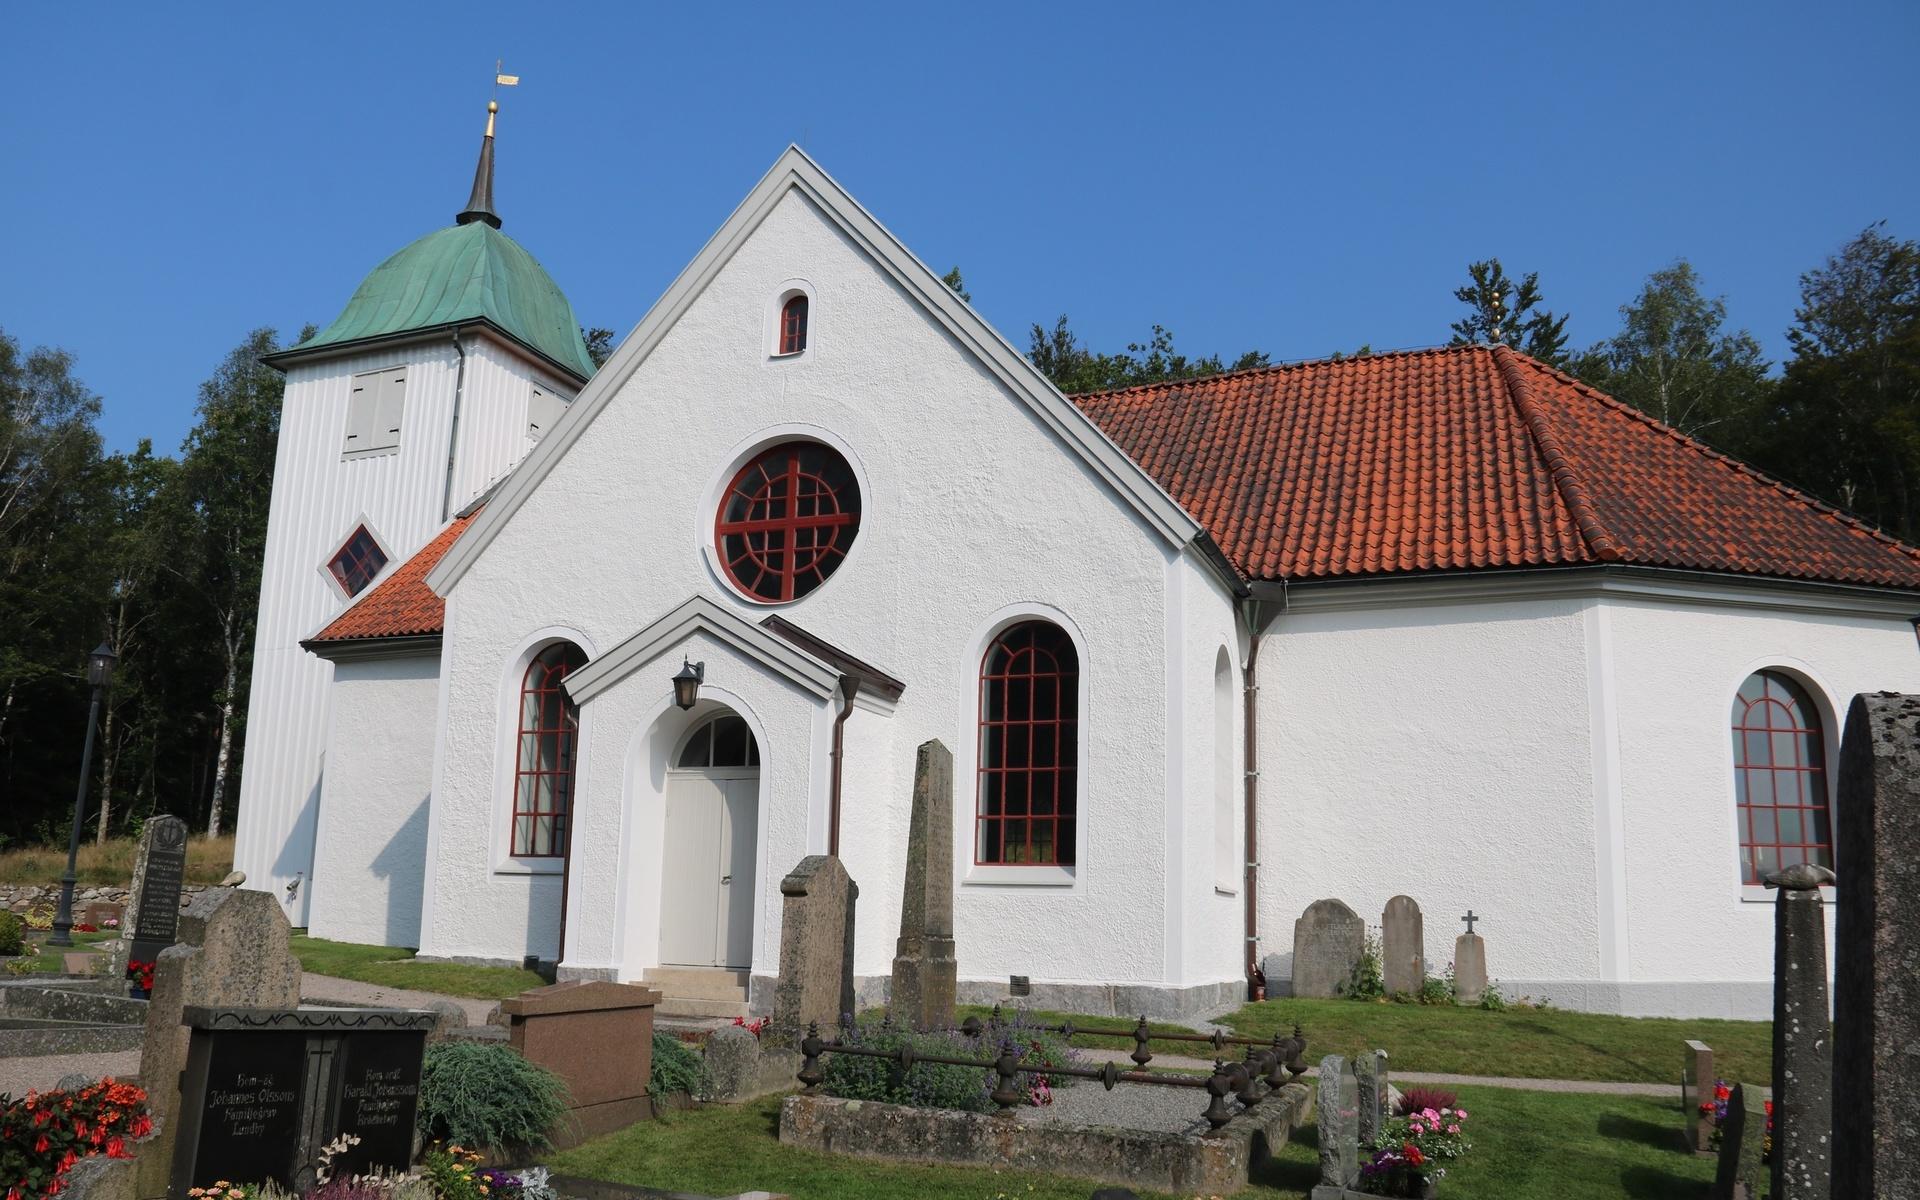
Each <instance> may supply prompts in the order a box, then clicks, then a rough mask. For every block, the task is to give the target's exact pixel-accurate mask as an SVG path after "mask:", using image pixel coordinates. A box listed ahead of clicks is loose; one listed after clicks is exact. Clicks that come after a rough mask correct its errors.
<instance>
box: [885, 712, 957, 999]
mask: <svg viewBox="0 0 1920 1200" xmlns="http://www.w3.org/2000/svg"><path fill="white" fill-rule="evenodd" d="M958 976H959V964H958V963H957V962H956V960H955V959H954V955H953V753H952V751H950V750H948V749H947V748H946V746H945V745H943V744H942V743H941V741H940V739H939V738H934V739H933V740H931V741H928V742H923V743H921V746H920V753H919V755H918V756H917V758H916V760H915V762H914V768H913V816H912V819H911V820H910V822H909V823H908V826H907V887H906V892H905V894H904V895H902V897H901V899H900V940H899V942H898V943H897V945H896V948H895V951H894V958H893V990H892V992H891V993H890V996H889V999H888V1001H887V1012H888V1013H889V1014H891V1015H892V1016H893V1019H894V1020H895V1021H898V1022H900V1023H902V1024H905V1025H908V1026H910V1027H912V1028H914V1029H945V1028H947V1027H948V1026H950V1025H952V1024H953V1005H954V1000H955V996H956V991H957V988H958Z"/></svg>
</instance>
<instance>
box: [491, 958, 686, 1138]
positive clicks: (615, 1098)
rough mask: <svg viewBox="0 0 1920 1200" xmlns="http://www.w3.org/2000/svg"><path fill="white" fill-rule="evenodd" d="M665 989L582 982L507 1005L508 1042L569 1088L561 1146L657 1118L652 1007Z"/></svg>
mask: <svg viewBox="0 0 1920 1200" xmlns="http://www.w3.org/2000/svg"><path fill="white" fill-rule="evenodd" d="M658 1003H660V993H659V992H656V991H653V990H652V989H650V988H645V987H641V986H640V985H638V984H632V983H608V982H604V981H598V982H587V981H584V980H575V981H572V982H568V983H556V984H553V985H552V986H550V987H541V988H533V989H532V990H530V991H525V992H521V993H520V994H519V995H518V996H514V997H512V998H511V999H507V1000H502V1001H501V1002H500V1011H501V1013H502V1014H504V1015H505V1016H506V1018H507V1030H508V1033H507V1040H508V1041H509V1042H510V1043H511V1044H512V1046H513V1048H514V1049H515V1050H518V1051H519V1052H520V1053H521V1055H522V1056H524V1057H525V1058H526V1060H527V1061H528V1062H531V1063H536V1064H538V1065H540V1066H542V1067H545V1068H546V1069H547V1070H549V1071H552V1072H553V1073H554V1074H555V1075H558V1076H559V1077H560V1079H561V1081H562V1082H563V1083H565V1084H566V1085H567V1115H566V1116H565V1117H564V1118H562V1122H561V1125H560V1127H559V1128H557V1129H554V1130H552V1131H550V1132H551V1135H552V1137H553V1141H554V1144H555V1145H556V1146H557V1147H559V1148H560V1149H563V1150H564V1149H567V1148H569V1147H572V1146H576V1145H578V1144H579V1143H581V1142H584V1141H586V1140H587V1139H589V1138H595V1137H599V1136H600V1135H601V1134H603V1133H611V1132H613V1131H614V1130H616V1129H625V1128H626V1127H627V1126H629V1125H631V1124H633V1123H634V1122H635V1121H642V1120H645V1119H646V1118H647V1117H649V1116H651V1115H653V1106H652V1104H651V1102H650V1101H649V1100H648V1098H647V1080H648V1078H649V1077H650V1075H651V1073H652V1067H653V1009H654V1006H655V1005H656V1004H658Z"/></svg>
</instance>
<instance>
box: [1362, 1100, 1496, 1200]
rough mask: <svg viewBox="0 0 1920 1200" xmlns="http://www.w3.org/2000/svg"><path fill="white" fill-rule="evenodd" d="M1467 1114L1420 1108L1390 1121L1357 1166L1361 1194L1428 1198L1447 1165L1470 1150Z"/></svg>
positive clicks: (1442, 1176) (1462, 1109) (1444, 1173)
mask: <svg viewBox="0 0 1920 1200" xmlns="http://www.w3.org/2000/svg"><path fill="white" fill-rule="evenodd" d="M1466 1125H1467V1110H1466V1109H1464V1108H1452V1107H1443V1108H1423V1109H1419V1110H1418V1111H1414V1112H1409V1113H1407V1114H1406V1115H1404V1116H1398V1117H1394V1118H1393V1119H1391V1120H1389V1121H1388V1122H1387V1125H1386V1128H1385V1129H1383V1130H1381V1132H1380V1136H1379V1137H1378V1138H1377V1139H1375V1141H1374V1143H1373V1157H1371V1158H1369V1159H1368V1160H1367V1161H1366V1162H1364V1163H1362V1164H1361V1165H1360V1187H1361V1190H1362V1191H1364V1192H1366V1193H1368V1194H1369V1195H1374V1196H1431V1195H1433V1194H1434V1190H1435V1188H1436V1187H1437V1186H1438V1185H1439V1182H1440V1180H1441V1179H1442V1178H1444V1177H1445V1175H1446V1173H1447V1164H1448V1163H1450V1162H1452V1161H1453V1160H1454V1159H1457V1158H1459V1157H1460V1156H1461V1155H1463V1154H1465V1153H1466V1152H1467V1151H1469V1150H1471V1149H1473V1145H1472V1143H1470V1142H1468V1141H1467V1138H1466Z"/></svg>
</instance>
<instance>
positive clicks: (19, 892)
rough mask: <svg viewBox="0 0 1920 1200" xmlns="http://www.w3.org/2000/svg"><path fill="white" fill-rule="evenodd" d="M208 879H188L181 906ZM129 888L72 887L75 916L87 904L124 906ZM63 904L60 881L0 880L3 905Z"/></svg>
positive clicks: (19, 908)
mask: <svg viewBox="0 0 1920 1200" xmlns="http://www.w3.org/2000/svg"><path fill="white" fill-rule="evenodd" d="M212 886H213V885H212V884H209V883H189V884H184V885H182V887H181V888H180V907H181V908H185V907H186V906H187V902H188V901H189V900H191V899H193V898H194V897H195V896H197V895H199V894H200V893H201V892H204V891H206V890H207V889H208V888H210V887H212ZM127 892H128V889H126V888H123V887H82V886H79V885H75V887H74V889H73V911H74V920H76V921H77V920H79V919H80V909H81V908H82V907H83V906H85V905H87V904H118V905H120V906H121V907H122V908H124V907H126V904H127ZM42 903H45V904H49V905H52V906H55V907H58V906H59V904H60V885H59V884H57V883H51V884H45V885H41V884H32V883H0V908H4V909H9V910H11V911H13V912H17V913H23V912H26V911H27V910H28V909H30V908H32V907H34V906H35V905H37V904H42Z"/></svg>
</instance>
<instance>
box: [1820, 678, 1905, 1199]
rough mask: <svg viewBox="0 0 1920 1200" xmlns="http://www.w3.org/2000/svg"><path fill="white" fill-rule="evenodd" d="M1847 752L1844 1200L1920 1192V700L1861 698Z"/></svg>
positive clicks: (1838, 949) (1842, 952) (1841, 833)
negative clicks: (1918, 1102) (1919, 1100)
mask: <svg viewBox="0 0 1920 1200" xmlns="http://www.w3.org/2000/svg"><path fill="white" fill-rule="evenodd" d="M1840 745H1841V751H1840V796H1839V801H1838V811H1837V812H1836V813H1835V814H1834V822H1833V825H1834V837H1835V846H1834V851H1835V855H1836V857H1835V860H1834V861H1835V862H1836V864H1837V865H1838V866H1839V868H1840V870H1841V872H1843V873H1844V875H1845V878H1846V883H1845V885H1844V886H1841V887H1838V888H1836V889H1835V891H1836V893H1837V895H1836V896H1835V900H1836V906H1835V907H1836V909H1837V912H1836V913H1835V926H1836V928H1835V931H1834V959H1835V962H1834V968H1835V970H1834V983H1833V1194H1834V1195H1835V1196H1920V1115H1916V1108H1915V1105H1914V1099H1915V1097H1920V1052H1916V1047H1920V823H1917V822H1916V821H1915V819H1914V818H1915V815H1916V814H1920V696H1897V695H1893V694H1892V693H1888V692H1881V693H1878V694H1875V695H1861V696H1855V697H1854V698H1853V704H1852V706H1851V708H1849V710H1848V712H1847V731H1846V735H1845V737H1843V738H1842V739H1841V742H1840Z"/></svg>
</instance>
